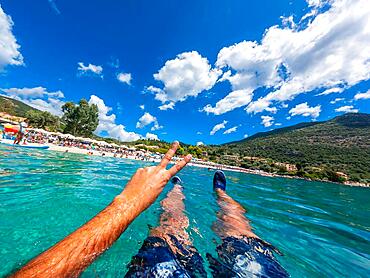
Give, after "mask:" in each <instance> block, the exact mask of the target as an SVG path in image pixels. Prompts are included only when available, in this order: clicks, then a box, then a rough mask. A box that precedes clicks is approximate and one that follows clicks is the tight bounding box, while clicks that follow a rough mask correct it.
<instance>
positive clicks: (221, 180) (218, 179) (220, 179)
mask: <svg viewBox="0 0 370 278" xmlns="http://www.w3.org/2000/svg"><path fill="white" fill-rule="evenodd" d="M217 188H219V189H221V190H223V191H225V190H226V177H225V174H224V172H222V171H220V170H218V171H216V173H215V175H214V176H213V190H216V189H217Z"/></svg>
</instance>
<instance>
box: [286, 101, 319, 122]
mask: <svg viewBox="0 0 370 278" xmlns="http://www.w3.org/2000/svg"><path fill="white" fill-rule="evenodd" d="M320 112H321V105H317V106H314V107H309V106H308V104H307V102H304V103H301V104H297V105H296V106H295V107H294V108H292V109H290V110H289V114H290V115H291V116H296V115H301V116H304V117H312V118H314V119H316V118H317V117H318V116H319V115H320Z"/></svg>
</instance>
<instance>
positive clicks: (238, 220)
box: [213, 189, 258, 238]
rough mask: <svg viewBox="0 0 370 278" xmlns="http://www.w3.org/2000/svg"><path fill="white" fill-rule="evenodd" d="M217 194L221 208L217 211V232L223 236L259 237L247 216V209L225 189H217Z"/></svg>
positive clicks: (215, 227)
mask: <svg viewBox="0 0 370 278" xmlns="http://www.w3.org/2000/svg"><path fill="white" fill-rule="evenodd" d="M216 194H217V203H218V205H219V206H220V210H219V211H218V212H217V221H216V222H215V223H214V224H213V230H214V231H215V233H216V234H218V235H219V236H220V237H221V238H226V237H235V238H242V237H243V236H247V237H254V238H258V236H256V235H255V234H254V233H253V232H252V228H251V226H250V225H249V220H248V219H247V218H246V217H245V212H246V211H245V209H244V208H243V207H242V206H241V205H240V204H239V203H238V202H236V201H235V200H233V199H232V198H231V197H230V196H229V195H227V194H226V192H225V191H223V190H221V189H216Z"/></svg>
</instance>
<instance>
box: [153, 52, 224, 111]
mask: <svg viewBox="0 0 370 278" xmlns="http://www.w3.org/2000/svg"><path fill="white" fill-rule="evenodd" d="M220 74H221V71H220V70H218V69H211V66H210V64H209V63H208V60H207V59H206V58H203V57H202V56H201V55H200V54H199V53H198V52H196V51H192V52H184V53H181V54H178V55H177V57H176V58H175V59H173V60H168V61H167V62H166V63H165V65H164V66H163V67H162V68H161V69H160V70H159V71H158V73H156V74H154V79H155V80H157V81H160V82H162V83H163V84H164V87H163V89H160V88H156V87H153V86H149V87H148V88H147V90H148V91H151V92H153V93H155V99H156V100H159V101H161V102H162V104H165V103H167V102H173V103H174V104H175V103H176V102H178V101H184V100H185V99H187V98H188V97H190V96H193V97H196V96H197V95H198V94H200V93H201V92H202V91H204V90H209V89H210V88H212V87H213V85H214V84H215V83H216V81H217V78H218V76H219V75H220Z"/></svg>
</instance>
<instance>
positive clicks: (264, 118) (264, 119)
mask: <svg viewBox="0 0 370 278" xmlns="http://www.w3.org/2000/svg"><path fill="white" fill-rule="evenodd" d="M261 120H262V122H261V124H263V125H264V126H265V127H270V126H272V124H273V123H274V120H275V119H274V117H271V116H261Z"/></svg>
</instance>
